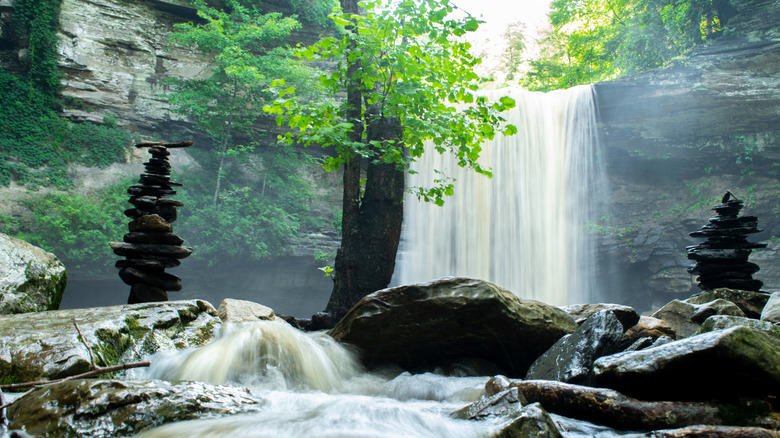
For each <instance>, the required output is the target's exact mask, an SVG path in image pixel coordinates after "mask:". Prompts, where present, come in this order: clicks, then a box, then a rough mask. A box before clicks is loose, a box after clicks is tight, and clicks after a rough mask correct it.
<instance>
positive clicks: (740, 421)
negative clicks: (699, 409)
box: [718, 399, 771, 426]
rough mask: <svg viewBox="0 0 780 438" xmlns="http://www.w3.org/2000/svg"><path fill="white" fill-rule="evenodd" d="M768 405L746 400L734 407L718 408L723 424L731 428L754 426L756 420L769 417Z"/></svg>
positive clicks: (760, 401) (754, 400)
mask: <svg viewBox="0 0 780 438" xmlns="http://www.w3.org/2000/svg"><path fill="white" fill-rule="evenodd" d="M770 412H771V410H770V409H769V405H768V404H767V403H766V402H765V401H763V400H758V399H746V400H743V401H742V402H741V403H739V404H736V405H722V406H719V407H718V413H719V415H720V418H721V420H722V421H723V424H726V425H731V426H750V425H755V423H756V420H757V419H759V418H763V417H766V416H767V415H769V414H770Z"/></svg>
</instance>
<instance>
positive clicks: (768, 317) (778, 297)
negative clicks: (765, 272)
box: [761, 292, 780, 323]
mask: <svg viewBox="0 0 780 438" xmlns="http://www.w3.org/2000/svg"><path fill="white" fill-rule="evenodd" d="M761 321H766V322H774V323H780V292H775V293H773V294H772V295H771V296H770V297H769V300H768V301H767V303H766V306H764V309H763V311H762V312H761Z"/></svg>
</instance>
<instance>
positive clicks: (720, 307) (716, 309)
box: [691, 298, 745, 324]
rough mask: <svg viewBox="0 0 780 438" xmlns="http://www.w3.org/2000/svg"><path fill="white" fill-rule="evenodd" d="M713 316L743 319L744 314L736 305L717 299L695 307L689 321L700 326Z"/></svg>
mask: <svg viewBox="0 0 780 438" xmlns="http://www.w3.org/2000/svg"><path fill="white" fill-rule="evenodd" d="M713 315H730V316H741V317H744V316H745V313H744V312H743V311H742V309H740V308H739V307H737V305H736V304H734V303H732V302H731V301H726V300H724V299H721V298H719V299H717V300H715V301H710V302H709V303H704V304H702V305H700V306H698V307H696V310H695V311H694V312H693V315H692V316H691V321H693V322H695V323H698V324H701V323H703V322H704V320H706V319H707V318H709V317H710V316H713Z"/></svg>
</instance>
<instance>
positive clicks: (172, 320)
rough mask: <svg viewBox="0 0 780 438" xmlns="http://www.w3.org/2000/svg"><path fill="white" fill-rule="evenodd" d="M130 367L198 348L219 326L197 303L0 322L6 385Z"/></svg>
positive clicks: (210, 310)
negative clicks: (157, 356) (150, 357)
mask: <svg viewBox="0 0 780 438" xmlns="http://www.w3.org/2000/svg"><path fill="white" fill-rule="evenodd" d="M74 321H75V322H76V323H77V324H78V325H79V329H80V330H81V332H82V333H83V335H84V338H85V340H86V343H87V344H88V345H89V346H90V348H91V349H92V352H93V354H94V355H95V362H96V363H97V365H98V366H112V365H118V364H123V363H129V362H136V361H139V360H141V359H142V358H143V357H146V356H148V355H151V354H153V353H155V352H157V351H160V350H175V349H183V348H188V347H196V346H200V345H203V344H204V343H206V342H207V341H209V340H211V338H212V335H213V330H214V328H215V327H218V326H219V325H220V324H221V321H220V320H219V318H218V317H217V312H216V310H215V309H214V307H213V306H212V305H211V304H209V303H207V302H205V301H201V300H193V301H172V302H167V303H146V304H134V305H123V306H111V307H98V308H90V309H72V310H60V311H49V312H39V313H30V314H25V315H8V316H2V317H0V375H2V376H5V378H6V381H7V382H8V383H19V382H28V381H36V380H42V379H56V378H61V377H67V376H72V375H75V374H79V373H83V372H86V371H89V370H90V369H91V363H90V356H89V351H88V350H87V348H86V347H85V345H84V343H83V342H81V341H80V340H79V337H78V332H77V331H76V328H75V326H74V325H73V322H74Z"/></svg>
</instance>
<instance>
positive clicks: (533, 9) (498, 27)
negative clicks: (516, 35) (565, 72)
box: [452, 0, 550, 86]
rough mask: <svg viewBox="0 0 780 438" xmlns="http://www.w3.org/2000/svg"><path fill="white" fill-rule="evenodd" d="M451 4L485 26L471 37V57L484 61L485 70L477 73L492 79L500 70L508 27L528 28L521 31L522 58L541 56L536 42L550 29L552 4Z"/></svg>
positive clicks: (508, 0)
mask: <svg viewBox="0 0 780 438" xmlns="http://www.w3.org/2000/svg"><path fill="white" fill-rule="evenodd" d="M452 4H454V5H455V6H457V7H458V8H459V9H461V10H462V11H465V12H467V13H469V14H471V15H472V16H474V17H477V18H480V19H481V20H482V21H484V22H485V23H484V24H482V25H481V26H480V28H479V30H478V31H477V32H474V34H471V35H469V41H470V42H471V43H472V44H473V46H474V48H473V49H472V53H474V54H475V55H477V56H480V57H481V58H482V66H480V67H479V68H478V69H477V71H478V73H479V74H480V75H482V76H490V75H491V73H495V72H497V71H498V70H499V69H500V66H501V62H502V57H503V56H504V55H505V50H506V48H507V46H508V41H507V40H506V38H505V37H504V35H505V34H506V32H507V29H508V28H509V26H512V25H517V24H520V23H522V24H523V25H524V26H525V29H523V30H522V32H523V36H524V38H525V42H524V44H525V49H524V51H523V52H524V53H523V58H526V59H527V58H528V57H533V56H535V55H536V54H537V53H538V49H537V45H536V44H535V40H536V39H538V38H539V34H540V31H541V30H542V29H544V28H545V27H547V26H548V19H547V14H548V12H549V10H550V0H452ZM501 83H503V82H502V81H499V83H497V84H496V85H497V86H500V84H501Z"/></svg>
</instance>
